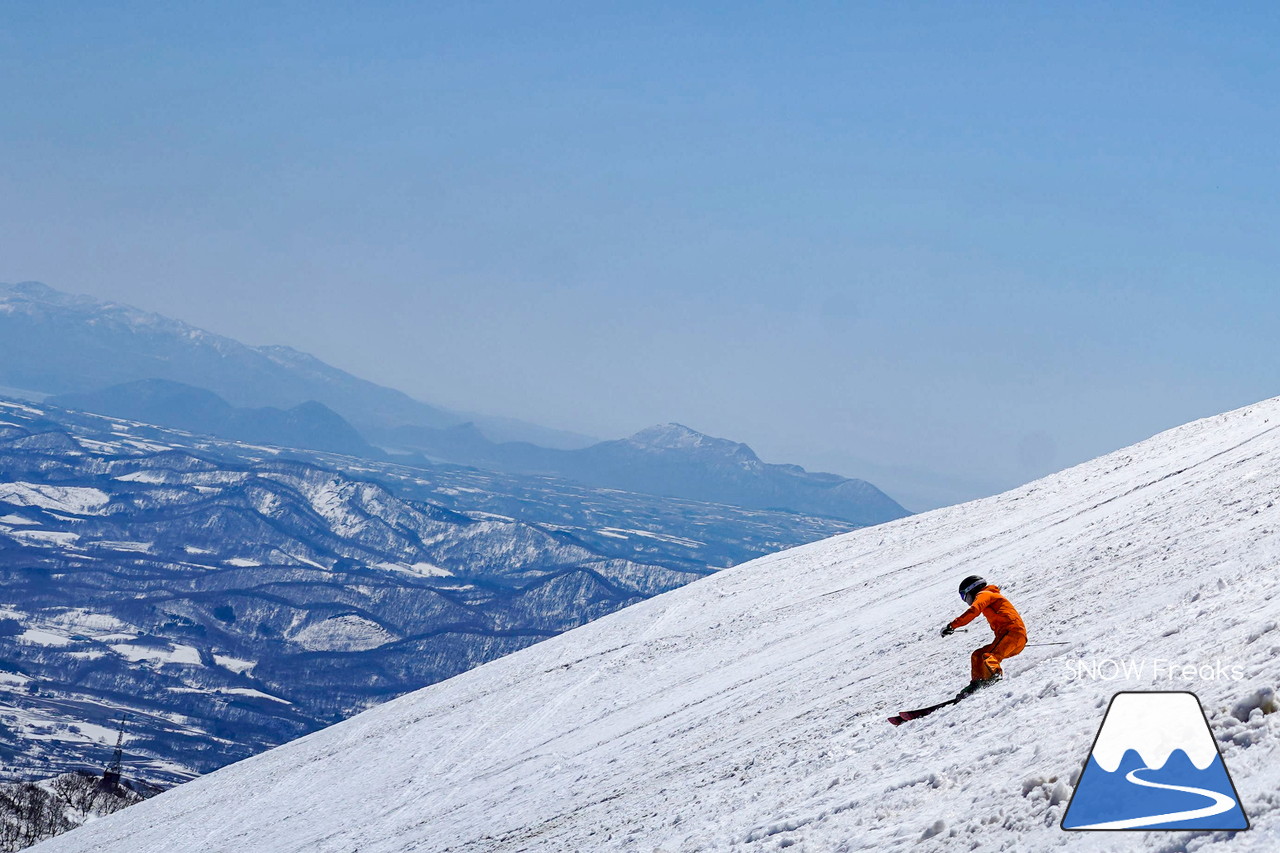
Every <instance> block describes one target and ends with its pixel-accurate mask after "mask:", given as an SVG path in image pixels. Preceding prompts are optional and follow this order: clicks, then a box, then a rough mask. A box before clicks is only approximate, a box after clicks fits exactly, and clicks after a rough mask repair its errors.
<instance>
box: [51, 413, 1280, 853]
mask: <svg viewBox="0 0 1280 853" xmlns="http://www.w3.org/2000/svg"><path fill="white" fill-rule="evenodd" d="M1277 491H1280V399H1278V400H1272V401H1269V402H1266V403H1262V404H1259V405H1256V406H1253V407H1251V408H1249V409H1244V410H1241V411H1238V412H1233V413H1230V414H1227V415H1222V416H1219V417H1216V418H1211V419H1208V420H1205V421H1200V422H1197V423H1194V424H1190V425H1188V426H1185V427H1182V428H1180V429H1177V430H1173V431H1171V432H1169V433H1165V434H1162V435H1160V436H1157V437H1156V438H1154V439H1151V440H1149V441H1147V442H1145V443H1143V444H1140V445H1137V446H1135V447H1133V448H1130V449H1128V450H1124V451H1121V452H1118V453H1115V454H1112V455H1110V456H1107V457H1104V458H1102V459H1099V460H1095V461H1093V462H1090V463H1087V464H1085V465H1082V466H1079V467H1077V468H1074V469H1071V470H1069V471H1066V472H1063V473H1061V474H1058V475H1055V476H1053V477H1050V478H1047V479H1045V480H1042V481H1039V482H1037V483H1033V484H1031V485H1028V486H1025V487H1023V488H1021V489H1018V490H1016V491H1013V492H1009V493H1007V494H1004V495H1000V496H997V497H994V498H990V499H987V500H983V501H978V502H974V503H970V504H965V505H962V506H958V507H952V508H948V509H944V510H939V511H936V512H932V513H928V514H926V515H921V516H916V517H912V518H907V519H903V520H901V521H898V522H894V523H892V524H889V525H885V526H881V527H877V528H872V529H867V530H862V531H858V532H855V533H851V534H848V535H845V536H841V537H838V538H835V539H831V540H827V541H824V542H820V543H816V544H813V545H808V546H804V547H801V548H797V549H794V550H791V551H787V552H784V553H781V554H777V555H774V556H770V557H765V558H762V559H759V560H756V561H754V562H752V563H749V564H746V565H744V566H742V567H740V568H737V569H731V570H728V571H725V572H721V573H720V574H718V575H715V576H712V577H709V578H707V579H705V580H701V581H698V582H696V583H693V584H691V585H689V586H686V587H684V588H682V589H679V590H676V591H674V592H670V593H667V594H665V595H661V596H659V597H657V598H653V599H650V600H648V601H645V602H643V603H640V604H637V605H635V606H633V607H630V608H628V609H626V610H623V611H620V612H617V613H615V614H613V615H611V616H608V617H605V618H603V619H600V620H599V621H597V622H594V623H592V624H589V625H586V626H584V627H582V628H578V629H576V630H573V631H571V632H569V633H566V634H563V635H561V636H559V637H557V638H554V639H551V640H547V641H546V642H543V643H540V644H538V645H536V646H533V647H530V648H528V649H525V650H523V651H521V652H518V653H516V654H513V655H510V656H508V657H506V658H503V659H501V660H498V661H494V662H492V663H489V664H486V665H485V666H482V667H480V668H478V669H475V670H472V671H470V672H468V673H465V674H463V675H459V676H457V677H455V678H453V679H451V680H449V681H447V682H443V683H440V684H437V685H435V686H433V687H430V688H427V689H425V690H422V691H419V692H417V693H414V694H410V695H408V696H405V697H402V698H401V699H398V700H396V701H394V702H390V703H388V704H386V705H383V706H380V707H378V708H375V709H373V710H371V711H368V712H366V713H364V714H361V715H359V716H357V717H354V718H352V719H350V720H348V721H346V722H344V723H341V724H339V725H336V726H333V727H332V728H329V729H326V730H324V731H321V732H319V733H317V734H314V735H311V736H308V737H306V738H303V739H302V740H299V741H296V742H294V743H291V744H288V745H286V746H283V747H280V748H278V749H275V750H272V751H270V752H267V753H265V754H262V755H259V756H257V757H255V758H251V759H248V760H246V761H243V762H241V763H239V764H236V765H233V766H230V767H228V768H225V769H223V770H220V771H218V772H216V773H213V774H211V775H209V776H206V777H203V778H201V779H198V780H196V781H194V782H191V783H189V784H187V785H184V786H182V787H180V788H178V789H175V790H173V791H171V792H169V793H166V794H163V795H161V796H160V797H158V798H156V799H154V800H151V801H148V802H146V803H143V804H141V805H139V806H136V807H134V808H131V809H129V810H127V811H126V812H123V813H121V814H118V815H116V816H113V817H111V818H107V819H105V820H102V821H98V822H95V823H94V824H92V825H90V826H88V827H85V828H84V829H81V830H78V831H76V832H73V833H71V834H69V835H67V836H63V837H62V838H58V839H55V840H53V841H51V842H48V843H46V844H45V845H43V846H41V847H39V848H37V849H38V850H40V851H42V853H55V851H97V850H103V849H115V850H124V849H128V850H130V851H135V853H144V851H146V852H147V853H166V851H171V850H183V851H213V850H217V851H233V850H251V851H273V852H274V851H343V853H347V851H360V853H382V851H428V850H431V851H434V850H449V851H498V850H504V851H505V850H556V851H561V850H563V851H591V850H637V851H683V850H775V849H779V848H782V847H790V848H792V849H795V850H808V851H833V850H843V851H852V850H881V851H883V850H948V851H954V850H970V849H974V850H1018V851H1022V850H1055V849H1059V848H1064V849H1065V848H1070V849H1085V850H1147V849H1151V850H1165V851H1171V853H1172V851H1183V850H1194V851H1218V850H1232V851H1235V850H1252V851H1273V850H1276V849H1280V748H1278V747H1280V713H1271V714H1264V713H1263V712H1262V710H1261V709H1259V710H1252V712H1251V706H1252V705H1255V704H1259V703H1258V702H1257V701H1256V700H1254V701H1251V700H1250V698H1249V697H1250V696H1253V695H1254V694H1255V693H1256V692H1257V691H1259V690H1261V689H1265V688H1275V687H1276V686H1277V679H1278V678H1280V666H1278V665H1277V662H1276V661H1277V657H1278V656H1280V630H1278V629H1277V622H1278V620H1280V598H1278V597H1277V595H1278V594H1280V572H1277V568H1276V567H1277V562H1278V561H1280V508H1278V507H1276V506H1275V504H1274V500H1275V497H1276V493H1277ZM974 571H977V572H981V573H983V574H985V575H986V576H987V577H988V578H990V579H992V580H993V581H996V582H998V583H1000V584H1001V585H1002V586H1003V587H1004V588H1005V590H1006V591H1007V593H1008V594H1009V595H1010V597H1011V598H1012V599H1013V600H1014V602H1015V603H1016V604H1017V605H1018V606H1019V608H1020V609H1021V611H1022V613H1023V615H1024V616H1025V617H1026V619H1027V621H1028V623H1029V625H1030V628H1031V641H1032V642H1033V643H1034V642H1049V641H1059V640H1067V641H1070V642H1071V645H1070V646H1048V647H1036V648H1028V649H1027V650H1026V652H1024V653H1023V654H1022V655H1021V656H1020V657H1018V658H1015V659H1013V660H1011V661H1010V662H1009V664H1008V665H1007V672H1008V673H1009V675H1010V678H1009V680H1008V681H1006V682H1005V683H1004V684H1003V685H1001V686H999V687H997V688H993V689H991V690H989V691H986V692H985V693H984V694H979V695H978V696H976V697H974V698H973V699H972V700H968V701H966V702H965V703H963V704H961V705H959V706H956V707H954V708H949V709H945V710H944V711H942V712H940V713H938V714H936V715H934V716H932V717H929V718H928V719H924V720H919V721H916V722H913V723H910V724H908V725H906V726H903V727H902V728H896V729H895V728H893V727H891V726H889V725H888V724H887V723H886V722H885V717H887V716H888V715H889V714H891V713H893V712H895V711H897V710H899V709H901V708H904V707H913V706H914V705H915V704H916V703H917V702H920V700H936V699H940V698H944V697H945V696H947V695H949V694H950V693H951V692H953V691H954V690H955V689H956V688H957V687H959V686H960V685H962V684H963V683H964V681H965V680H966V679H967V672H966V670H967V664H968V652H969V650H970V649H971V648H972V647H973V646H974V645H976V644H977V643H978V642H985V639H984V638H985V636H986V635H987V633H986V629H985V627H983V626H981V625H978V626H975V627H974V628H970V629H969V631H968V632H967V633H965V634H961V635H958V636H955V637H951V638H947V639H943V638H940V637H939V636H938V629H939V628H940V627H941V626H942V624H943V623H944V622H945V621H946V620H947V619H949V618H951V617H953V616H955V615H957V614H958V613H959V612H960V610H961V604H960V602H959V599H958V598H957V596H956V593H955V587H956V583H957V581H958V580H959V579H960V577H962V576H963V575H965V574H968V573H970V572H974ZM1130 656H1132V657H1134V658H1136V659H1138V660H1141V661H1145V662H1146V665H1145V668H1144V672H1143V674H1142V675H1141V676H1140V677H1137V678H1134V679H1129V680H1121V681H1107V682H1103V681H1093V680H1089V679H1081V678H1072V677H1071V676H1072V668H1071V667H1069V666H1068V664H1074V663H1076V662H1079V661H1081V660H1086V661H1088V660H1094V659H1095V658H1097V657H1109V658H1119V657H1130ZM1157 658H1158V659H1163V660H1166V661H1174V662H1176V663H1178V664H1182V663H1187V664H1199V663H1203V662H1206V661H1208V662H1213V661H1214V660H1215V659H1218V660H1221V661H1222V662H1224V664H1225V665H1227V666H1234V665H1238V666H1240V667H1241V668H1242V672H1243V678H1242V679H1241V680H1239V681H1234V680H1229V679H1218V680H1208V679H1201V678H1199V677H1196V678H1194V679H1193V680H1190V681H1170V680H1168V679H1164V678H1161V679H1153V677H1152V667H1153V664H1152V661H1154V660H1155V659H1157ZM1144 688H1156V689H1190V690H1194V691H1196V692H1197V693H1198V694H1199V696H1200V698H1201V700H1202V701H1203V703H1204V706H1205V709H1206V711H1207V712H1208V715H1209V719H1210V722H1211V723H1212V725H1213V727H1214V731H1215V734H1216V735H1217V737H1218V739H1219V742H1220V743H1222V744H1223V748H1224V755H1225V758H1226V761H1227V766H1228V767H1229V769H1230V771H1231V773H1232V775H1233V777H1234V780H1235V783H1236V786H1237V788H1238V789H1239V791H1240V793H1241V796H1242V799H1243V801H1244V805H1245V809H1246V811H1247V812H1248V814H1249V816H1250V818H1251V820H1252V822H1253V829H1252V831H1249V832H1245V833H1241V834H1239V835H1237V836H1235V837H1229V836H1227V835H1224V834H1214V833H1208V834H1204V835H1203V836H1202V837H1196V838H1189V836H1188V835H1187V834H1176V833H1175V834H1168V833H1146V832H1129V833H1114V834H1112V833H1101V834H1098V833H1093V834H1090V833H1084V834H1078V833H1077V834H1069V833H1065V832H1063V831H1061V830H1060V829H1059V828H1058V821H1059V820H1060V818H1061V816H1062V811H1063V809H1064V808H1065V805H1066V802H1065V798H1066V797H1067V796H1068V795H1069V793H1070V782H1071V781H1072V780H1073V778H1074V773H1075V772H1076V771H1078V769H1079V767H1080V766H1081V763H1082V762H1083V761H1084V759H1085V757H1086V755H1087V753H1088V751H1089V748H1090V745H1091V743H1092V741H1093V737H1094V735H1095V733H1096V731H1097V728H1098V725H1099V723H1100V722H1101V719H1102V714H1103V712H1104V710H1105V708H1106V705H1107V702H1108V700H1109V699H1110V698H1111V696H1112V694H1113V693H1114V692H1116V691H1118V690H1125V689H1128V690H1133V689H1144ZM1264 704H1265V703H1264ZM1232 709H1234V711H1233V710H1232ZM1238 718H1243V721H1241V719H1238Z"/></svg>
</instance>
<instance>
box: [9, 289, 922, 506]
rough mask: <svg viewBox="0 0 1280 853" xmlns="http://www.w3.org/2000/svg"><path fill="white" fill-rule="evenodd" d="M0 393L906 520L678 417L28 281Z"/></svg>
mask: <svg viewBox="0 0 1280 853" xmlns="http://www.w3.org/2000/svg"><path fill="white" fill-rule="evenodd" d="M0 393H9V394H17V395H20V396H26V397H28V398H33V399H46V398H49V397H53V398H55V399H56V400H57V401H59V402H61V403H62V404H63V405H66V406H68V407H70V408H77V409H84V410H86V411H92V412H96V413H98V414H106V415H114V416H120V417H126V418H129V419H133V420H139V421H143V422H147V423H160V424H163V425H166V426H176V427H179V428H181V429H187V430H192V431H194V432H202V433H209V434H212V435H218V436H221V437H223V438H232V439H238V440H246V439H247V440H250V441H258V442H271V443H281V444H286V445H289V446H302V447H308V448H317V449H323V450H334V451H339V452H344V453H355V454H359V455H363V456H368V457H370V458H374V459H379V458H382V456H383V454H382V452H381V451H380V450H378V449H376V448H373V447H370V446H369V445H368V444H367V443H366V439H368V440H370V441H373V442H374V443H377V444H380V445H383V446H386V447H389V448H392V449H398V450H401V451H409V452H411V453H413V454H418V453H425V454H426V455H428V456H430V457H431V458H432V459H435V460H437V461H445V462H452V463H456V464H460V465H475V466H480V467H482V468H492V469H496V470H499V471H504V472H507V473H517V474H538V475H551V476H557V477H566V478H569V479H572V480H575V481H577V482H579V483H583V484H586V485H589V486H599V487H603V488H612V489H623V490H626V491H630V492H643V493H646V494H651V495H659V496H664V497H675V498H685V499H689V500H695V501H703V502H707V501H710V502H715V503H723V504H730V505H733V506H739V507H745V508H748V509H760V510H781V511H787V512H793V513H800V514H803V515H821V516H826V517H828V518H838V519H843V520H845V521H849V522H852V523H854V524H858V525H867V524H878V523H880V522H882V521H887V520H890V519H894V518H901V517H902V516H903V515H905V514H906V510H904V509H903V508H902V507H901V506H899V505H898V504H897V503H896V502H895V501H893V500H892V499H891V498H889V497H888V496H887V495H885V494H884V493H883V492H881V491H880V490H879V489H877V488H876V487H875V486H873V485H871V484H870V483H867V482H865V481H863V480H856V479H850V478H846V477H840V476H836V475H833V474H818V473H810V472H807V471H805V470H804V469H803V468H800V467H799V466H796V465H776V464H766V463H764V462H762V461H761V460H760V459H759V458H758V457H756V455H755V453H754V452H752V450H751V449H750V448H749V447H747V446H746V445H745V444H739V443H737V442H732V441H727V440H725V439H720V438H712V437H710V436H706V435H703V434H701V433H698V432H695V431H694V430H691V429H688V428H687V427H683V426H680V425H678V424H667V425H664V426H660V427H653V428H650V429H647V430H643V431H641V432H639V433H637V434H636V435H634V436H632V437H631V438H627V439H621V440H618V441H606V442H595V443H593V441H592V440H591V439H588V438H586V437H584V436H579V435H576V434H573V433H566V432H562V431H558V430H551V429H548V428H545V427H539V426H536V425H533V424H527V423H523V422H521V421H518V420H514V419H511V418H500V417H484V416H463V415H460V414H458V413H455V412H450V411H447V410H444V409H441V408H438V407H435V406H431V405H428V404H426V403H423V402H420V401H418V400H415V399H412V398H411V397H409V396H408V395H406V394H403V393H401V392H399V391H395V390H392V389H390V388H384V387H382V386H380V385H377V384H375V383H373V382H369V381H367V380H364V379H361V378H359V377H356V376H353V375H351V374H349V373H346V372H345V371H342V370H339V369H337V368H335V367H333V366H331V365H328V364H326V363H324V362H323V361H321V360H319V359H318V358H316V357H314V356H312V355H308V354H307V353H303V352H298V351H297V350H294V349H291V348H289V347H285V346H260V347H250V346H246V345H244V344H242V343H240V342H239V341H236V340H233V339H231V338H228V337H224V336H222V335H216V334H214V333H212V332H208V331H205V330H203V329H199V328H196V327H195V326H192V325H189V324H187V323H184V322H182V321H180V320H175V319H171V318H169V317H164V316H161V315H159V314H153V313H150V312H146V311H141V310H139V309H137V308H133V307H130V306H127V305H121V304H118V303H114V302H104V301H101V300H98V299H93V298H91V297H87V296H76V295H72V294H67V293H62V292H60V291H57V290H54V289H53V288H50V287H47V286H46V285H43V284H39V283H35V282H25V283H22V284H0ZM334 413H336V415H335V414H334ZM531 441H537V442H538V443H537V444H533V443H530V442H531Z"/></svg>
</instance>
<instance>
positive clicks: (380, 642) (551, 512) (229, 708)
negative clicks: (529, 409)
mask: <svg viewBox="0 0 1280 853" xmlns="http://www.w3.org/2000/svg"><path fill="white" fill-rule="evenodd" d="M846 529H848V525H844V524H841V523H838V522H831V521H829V520H824V519H808V518H803V517H799V516H794V515H790V514H784V513H765V512H751V511H746V510H738V509H734V508H731V507H723V506H717V505H709V504H697V503H694V502H690V501H671V500H665V501H664V500H659V499H656V498H652V497H650V496H645V495H632V494H628V493H624V492H617V491H610V492H604V491H601V490H592V489H590V488H588V487H583V486H579V485H576V484H569V483H563V482H559V481H555V480H551V479H549V478H521V477H512V476H505V477H504V476H499V475H493V474H489V473H487V472H482V471H476V470H474V469H455V468H448V467H427V468H422V467H416V466H414V467H410V466H402V465H395V464H391V463H378V462H374V461H370V460H365V459H356V458H352V457H349V456H338V455H335V454H325V453H316V452H306V451H299V450H296V449H285V448H278V447H262V446H255V445H250V444H240V443H235V442H227V441H220V440H217V439H213V438H210V437H207V436H205V437H202V436H194V435H189V434H185V433H182V432H179V431H176V430H168V429H161V428H157V427H154V426H149V425H144V424H138V423H131V422H127V421H121V420H114V419H110V418H103V417H98V416H93V415H87V414H84V413H77V412H72V411H67V410H62V409H59V408H57V407H53V406H50V405H47V404H40V405H34V404H26V403H20V402H18V401H6V400H0V778H12V777H15V776H18V777H24V778H25V777H39V776H44V775H51V774H53V773H57V772H61V771H64V770H74V769H80V768H84V767H90V768H99V767H101V765H102V764H103V763H104V762H105V760H106V757H107V755H108V754H109V750H110V746H109V745H110V744H111V743H113V742H114V736H115V735H114V731H113V729H114V726H115V721H116V720H118V719H119V716H120V714H121V712H123V711H128V712H130V713H131V714H132V715H133V716H132V721H131V723H130V731H131V733H132V737H131V742H130V746H129V750H128V758H129V763H130V775H131V776H132V777H135V778H137V777H140V778H142V779H143V780H144V781H147V782H166V781H174V780H178V779H185V778H189V777H190V776H192V775H193V774H196V773H200V772H206V771H208V770H211V769H214V768H216V767H219V766H221V765H223V764H225V763H227V762H229V761H233V760H236V759H239V758H243V757H245V756H248V755H252V754H254V753H255V752H258V751H261V750H262V749H266V748H268V747H270V746H274V745H277V744H279V743H282V742H284V741H286V740H289V739H291V738H294V737H297V736H299V735H301V734H304V733H306V732H308V731H313V730H315V729H317V728H319V727H321V726H323V725H326V724H328V723H332V722H334V721H336V720H338V719H341V718H343V717H346V716H350V715H351V714H353V713H355V712H357V711H360V710H363V709H364V708H367V707H369V706H370V705H373V704H376V703H378V702H380V701H384V700H386V699H388V698H391V697H393V696H395V695H399V694H401V693H404V692H406V691H408V690H412V689H417V688H419V687H422V686H424V685H426V684H429V683H432V682H435V681H438V680H441V679H443V678H447V677H449V676H451V675H454V674H456V673H458V672H461V671H462V670H465V669H467V668H469V667H472V666H475V665H477V664H479V663H483V662H484V661H487V660H491V659H493V658H495V657H498V656H500V655H502V654H506V653H508V652H511V651H514V650H516V649H519V648H523V647H524V646H527V645H529V644H531V643H534V642H536V641H538V640H540V639H543V638H545V637H548V636H551V635H554V634H556V633H558V632H560V631H563V630H566V629H568V628H572V627H575V626H577V625H579V624H582V623H583V622H584V621H587V620H589V619H592V618H596V617H598V616H600V615H603V614H605V613H608V612H610V611H612V610H615V609H617V608H619V607H622V606H624V605H626V604H629V603H633V602H635V601H638V600H640V599H642V598H644V597H647V596H650V595H653V594H656V593H658V592H662V591H664V590H667V589H671V588H673V587H675V586H679V585H681V584H684V583H687V582H688V581H689V580H692V579H694V578H697V577H700V576H702V575H704V574H707V573H709V572H711V571H713V570H715V569H716V568H720V567H723V566H727V565H731V564H733V563H737V562H742V561H743V560H746V559H749V558H750V557H753V556H757V555H759V554H762V553H768V552H771V551H775V550H777V549H779V548H782V547H786V546H788V545H791V544H795V543H797V542H804V541H813V540H815V539H819V538H822V537H824V536H827V535H830V534H831V533H834V532H839V531H842V530H846Z"/></svg>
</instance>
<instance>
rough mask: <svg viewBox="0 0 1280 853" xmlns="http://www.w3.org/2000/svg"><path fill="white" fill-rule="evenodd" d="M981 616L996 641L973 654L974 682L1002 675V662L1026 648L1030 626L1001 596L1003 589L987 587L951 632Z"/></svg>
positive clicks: (952, 624)
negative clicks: (985, 620) (985, 618)
mask: <svg viewBox="0 0 1280 853" xmlns="http://www.w3.org/2000/svg"><path fill="white" fill-rule="evenodd" d="M979 613H981V614H982V615H983V616H985V617H987V622H988V623H989V624H990V625H991V630H992V631H994V632H995V635H996V638H995V639H994V640H992V641H991V642H990V643H988V644H987V645H985V646H983V647H982V648H980V649H977V650H976V651H974V653H973V655H971V656H970V658H969V664H970V673H971V675H972V677H973V678H974V679H978V680H985V679H988V678H990V677H991V676H993V675H995V674H997V673H998V672H1000V661H1002V660H1004V659H1005V658H1011V657H1013V656H1014V655H1016V654H1017V653H1018V652H1020V651H1022V650H1023V649H1024V648H1026V646H1027V626H1026V625H1023V624H1022V617H1021V616H1019V615H1018V611H1017V610H1015V609H1014V608H1013V603H1012V602H1011V601H1009V599H1007V598H1005V597H1004V596H1003V595H1001V594H1000V587H998V586H996V585H995V584H987V585H986V586H985V587H983V588H982V590H981V591H979V592H978V594H977V595H975V596H974V597H973V604H971V605H969V609H968V610H966V611H965V612H964V613H961V614H960V615H959V616H957V617H956V618H955V619H952V620H951V622H950V623H949V624H950V625H951V627H952V628H963V627H964V626H965V625H968V624H969V623H970V622H972V621H973V620H974V619H977V618H978V614H979Z"/></svg>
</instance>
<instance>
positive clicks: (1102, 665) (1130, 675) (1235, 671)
mask: <svg viewBox="0 0 1280 853" xmlns="http://www.w3.org/2000/svg"><path fill="white" fill-rule="evenodd" d="M1062 665H1063V667H1064V668H1065V669H1066V672H1067V678H1070V679H1077V678H1082V679H1089V680H1091V681H1119V680H1124V681H1138V680H1143V681H1145V680H1155V681H1174V682H1186V681H1239V680H1241V679H1242V678H1244V667H1242V666H1240V665H1239V664H1234V665H1233V664H1228V663H1226V662H1225V661H1220V660H1215V661H1212V662H1206V663H1183V662H1181V661H1174V660H1165V659H1164V658H1151V659H1147V658H1118V659H1117V658H1080V659H1078V660H1068V661H1063V663H1062Z"/></svg>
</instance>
